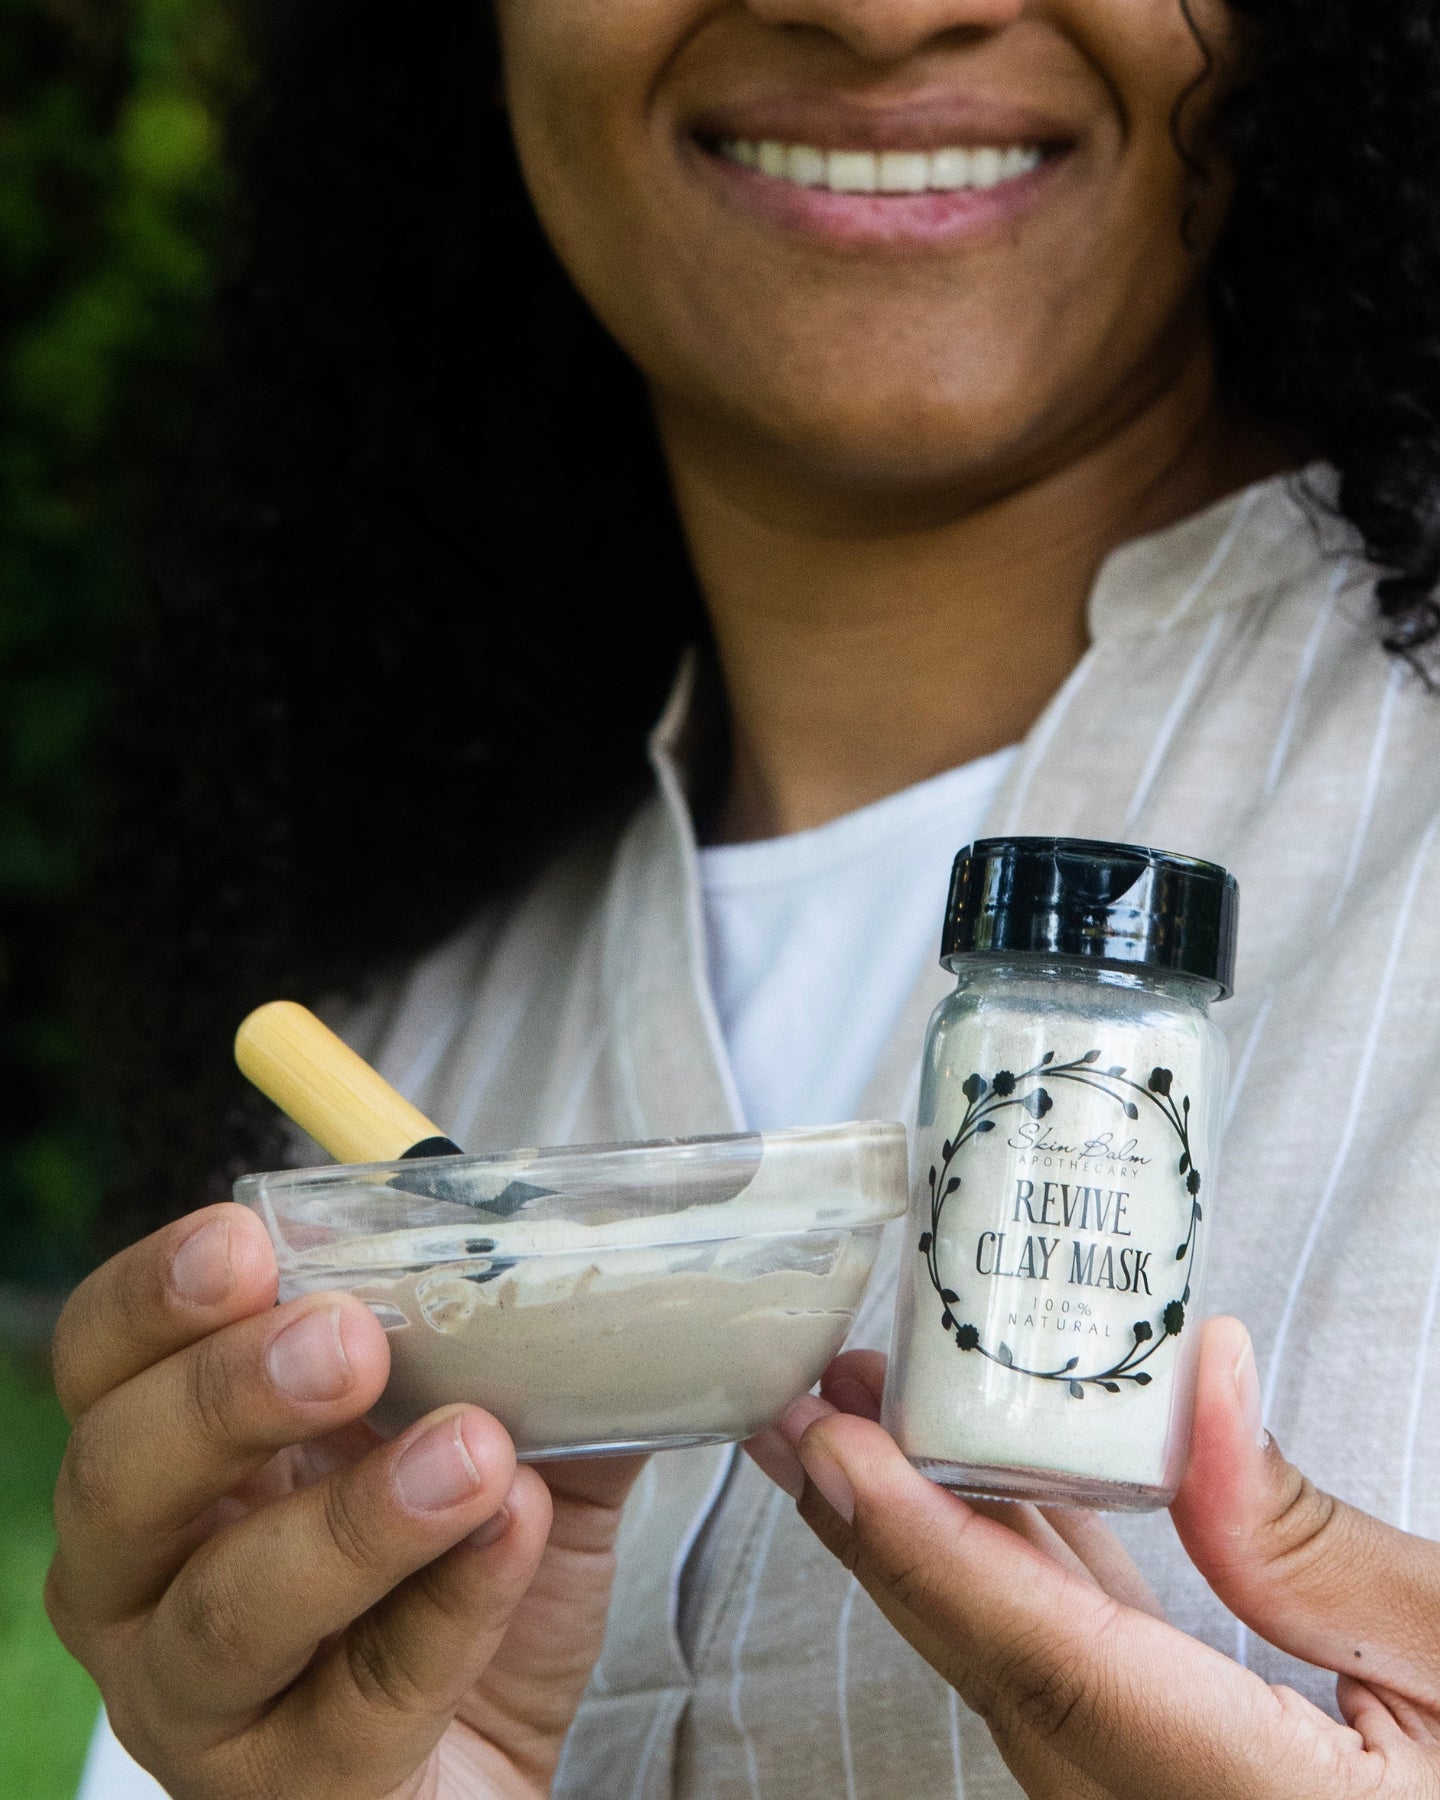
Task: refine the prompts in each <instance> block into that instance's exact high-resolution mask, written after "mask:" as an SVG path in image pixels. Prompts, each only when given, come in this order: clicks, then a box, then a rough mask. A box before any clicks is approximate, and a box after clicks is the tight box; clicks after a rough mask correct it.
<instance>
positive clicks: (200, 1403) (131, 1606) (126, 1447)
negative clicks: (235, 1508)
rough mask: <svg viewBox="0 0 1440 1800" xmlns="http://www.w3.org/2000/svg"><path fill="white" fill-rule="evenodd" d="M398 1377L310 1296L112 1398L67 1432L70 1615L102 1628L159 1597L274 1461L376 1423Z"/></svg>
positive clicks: (357, 1317)
mask: <svg viewBox="0 0 1440 1800" xmlns="http://www.w3.org/2000/svg"><path fill="white" fill-rule="evenodd" d="M389 1366H390V1352H389V1348H388V1346H387V1344H386V1342H385V1333H384V1331H383V1329H382V1328H381V1326H380V1324H379V1322H378V1321H377V1320H376V1319H375V1317H374V1316H373V1315H372V1314H371V1312H370V1310H369V1309H368V1307H366V1306H365V1305H364V1304H363V1303H362V1302H361V1301H358V1300H355V1299H352V1298H350V1297H349V1296H347V1295H337V1294H314V1295H307V1296H306V1297H305V1298H304V1299H301V1300H295V1301H292V1302H290V1304H289V1305H287V1306H283V1307H281V1308H279V1309H278V1310H276V1311H273V1312H268V1313H265V1314H262V1315H261V1316H260V1317H259V1318H253V1319H244V1320H242V1321H241V1322H240V1323H239V1324H236V1325H231V1326H227V1327H226V1328H225V1329H224V1330H223V1331H219V1332H216V1333H214V1334H213V1335H212V1336H210V1337H205V1338H202V1339H201V1340H200V1341H199V1342H198V1343H196V1344H192V1345H190V1347H189V1348H188V1349H185V1350H181V1351H179V1352H178V1353H177V1354H176V1355H174V1356H171V1357H168V1358H167V1359H166V1360H165V1361H164V1362H162V1363H159V1364H157V1365H156V1366H155V1367H154V1368H152V1369H146V1370H145V1371H144V1372H143V1373H142V1374H140V1375H136V1376H134V1377H133V1378H132V1379H131V1380H129V1381H127V1382H126V1383H125V1384H124V1386H123V1387H120V1388H117V1389H116V1390H115V1391H114V1392H112V1393H109V1394H106V1395H105V1396H104V1397H103V1398H102V1399H100V1400H98V1401H97V1402H96V1403H95V1405H94V1406H92V1407H91V1408H90V1409H89V1410H88V1411H87V1412H86V1413H85V1414H84V1415H83V1417H82V1418H81V1419H80V1421H79V1423H78V1424H77V1425H76V1427H75V1429H74V1431H73V1432H72V1433H71V1436H70V1443H69V1445H68V1447H67V1449H66V1452H65V1459H64V1462H63V1463H62V1464H61V1469H60V1479H59V1482H58V1483H57V1485H56V1490H55V1517H56V1525H57V1529H58V1537H59V1543H60V1550H59V1554H58V1557H57V1561H56V1585H57V1592H58V1594H59V1595H60V1597H61V1601H62V1604H63V1603H65V1601H66V1599H67V1597H74V1604H75V1605H76V1606H77V1607H79V1608H80V1609H81V1610H83V1611H84V1612H86V1613H87V1614H88V1615H89V1616H90V1617H92V1618H95V1619H97V1620H101V1621H105V1620H115V1619H120V1618H125V1617H129V1616H131V1615H133V1614H134V1613H136V1612H138V1611H139V1610H141V1609H142V1608H143V1607H144V1606H146V1605H148V1604H149V1603H150V1602H152V1601H153V1600H154V1599H156V1598H158V1596H159V1594H160V1593H161V1592H162V1591H163V1589H164V1587H165V1586H166V1584H167V1583H168V1582H169V1580H170V1578H171V1576H172V1575H173V1574H174V1573H175V1571H176V1570H177V1569H178V1568H179V1567H180V1566H181V1564H182V1563H183V1562H184V1561H185V1559H186V1558H187V1557H188V1555H189V1554H190V1551H191V1550H192V1549H193V1548H194V1546H195V1543H196V1541H197V1538H198V1537H200V1536H203V1535H205V1533H206V1531H207V1530H208V1528H209V1523H210V1522H207V1521H206V1520H205V1519H204V1518H203V1516H202V1515H203V1514H204V1513H205V1512H206V1510H207V1509H208V1508H210V1507H211V1506H212V1505H213V1504H214V1503H215V1502H216V1501H218V1500H219V1499H220V1498H221V1497H222V1496H223V1495H225V1494H226V1493H228V1492H229V1491H230V1489H231V1488H233V1487H235V1486H236V1484H237V1483H239V1482H241V1481H242V1480H243V1479H244V1478H245V1477H247V1476H248V1475H251V1474H253V1473H254V1471H255V1470H257V1469H258V1468H259V1467H260V1466H261V1465H262V1464H263V1463H265V1462H266V1461H268V1459H269V1458H270V1457H271V1456H273V1455H274V1454H275V1452H276V1451H277V1450H280V1449H282V1448H284V1447H285V1446H286V1445H289V1444H295V1443H299V1442H303V1441H305V1440H306V1439H309V1438H314V1437H318V1436H320V1435H322V1434H323V1433H325V1432H330V1431H334V1430H335V1429H336V1427H337V1426H340V1425H343V1424H345V1423H347V1422H348V1421H350V1420H351V1419H354V1418H358V1417H359V1415H360V1414H361V1413H363V1412H365V1411H367V1410H368V1409H369V1408H370V1407H371V1406H372V1405H373V1404H374V1403H375V1401H376V1400H377V1399H378V1398H379V1395H380V1392H381V1390H382V1389H383V1388H384V1386H385V1381H386V1377H387V1374H388V1372H389Z"/></svg>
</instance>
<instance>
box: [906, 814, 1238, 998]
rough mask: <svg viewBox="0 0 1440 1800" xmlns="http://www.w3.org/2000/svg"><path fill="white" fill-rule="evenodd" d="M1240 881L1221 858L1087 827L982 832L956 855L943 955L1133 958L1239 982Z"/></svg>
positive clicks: (1226, 984) (946, 959)
mask: <svg viewBox="0 0 1440 1800" xmlns="http://www.w3.org/2000/svg"><path fill="white" fill-rule="evenodd" d="M1239 913H1240V888H1239V885H1238V883H1237V882H1236V880H1235V877H1234V876H1233V875H1229V874H1227V873H1226V871H1225V870H1224V869H1222V868H1219V867H1218V866H1217V865H1216V864H1215V863H1207V862H1198V861H1196V859H1195V858H1194V857H1191V856H1171V855H1170V854H1168V853H1167V852H1166V851H1164V850H1146V849H1142V848H1141V847H1140V846H1139V845H1136V844H1104V843H1092V842H1091V841H1090V840H1089V839H1087V838H982V839H981V840H980V842H979V843H977V844H971V845H970V847H969V848H968V849H966V850H962V851H961V852H960V854H959V856H957V857H956V859H955V873H954V875H953V877H952V879H951V883H950V904H949V907H948V909H947V911H946V914H945V935H944V940H943V943H942V947H941V951H940V960H941V962H942V963H944V964H945V965H946V966H947V967H948V968H952V969H953V968H954V966H955V964H954V959H955V958H956V957H959V956H973V955H981V956H1009V955H1034V954H1037V953H1038V954H1041V955H1049V956H1064V957H1075V958H1083V959H1086V960H1093V961H1096V962H1108V963H1129V964H1132V965H1137V964H1138V965H1140V966H1142V967H1144V968H1148V969H1157V970H1160V971H1161V972H1162V973H1168V974H1174V975H1193V976H1195V977H1196V978H1197V979H1199V980H1201V981H1208V982H1213V983H1214V985H1215V986H1216V987H1217V988H1218V989H1219V997H1220V998H1221V999H1228V998H1229V997H1230V995H1231V994H1232V993H1233V992H1234V991H1235V933H1236V927H1237V924H1238V921H1239Z"/></svg>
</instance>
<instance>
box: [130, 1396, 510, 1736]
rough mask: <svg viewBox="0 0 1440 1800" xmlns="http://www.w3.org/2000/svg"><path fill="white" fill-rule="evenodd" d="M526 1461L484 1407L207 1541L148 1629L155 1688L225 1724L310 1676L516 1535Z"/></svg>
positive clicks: (445, 1417)
mask: <svg viewBox="0 0 1440 1800" xmlns="http://www.w3.org/2000/svg"><path fill="white" fill-rule="evenodd" d="M514 1480H515V1451H514V1447H513V1446H512V1444H511V1442H510V1439H509V1437H508V1436H507V1435H506V1433H505V1431H504V1429H503V1428H502V1427H501V1426H500V1425H499V1424H497V1423H496V1421H495V1420H494V1419H492V1418H491V1417H490V1416H489V1414H488V1413H483V1412H481V1411H479V1410H478V1409H477V1408H475V1407H452V1408H447V1409H446V1410H444V1411H443V1412H441V1413H438V1414H435V1415H433V1416H432V1417H430V1418H428V1419H424V1420H422V1421H421V1422H420V1423H419V1424H418V1425H415V1426H413V1427H412V1428H411V1429H410V1430H409V1431H407V1432H406V1433H405V1434H404V1435H403V1436H402V1437H399V1438H397V1439H396V1440H395V1442H394V1443H392V1444H386V1445H383V1446H382V1447H381V1448H379V1449H376V1450H373V1451H372V1452H371V1453H370V1455H368V1456H367V1457H365V1458H364V1459H363V1460H362V1461H360V1462H358V1463H356V1464H354V1465H353V1466H351V1467H348V1468H345V1469H341V1470H339V1471H337V1472H336V1473H335V1474H332V1475H330V1476H329V1477H328V1478H327V1479H325V1480H324V1481H320V1482H317V1483H316V1484H315V1485H314V1486H312V1487H308V1488H304V1489H302V1490H300V1491H299V1492H298V1493H294V1494H290V1495H288V1496H287V1497H286V1498H285V1499H283V1500H278V1501H276V1502H275V1503H274V1504H273V1505H270V1506H267V1507H265V1508H263V1509H262V1510H261V1511H260V1512H257V1513H255V1514H252V1516H251V1517H250V1518H248V1519H245V1520H243V1521H241V1522H240V1523H238V1524H235V1525H231V1526H228V1527H227V1528H226V1529H225V1530H224V1531H221V1532H218V1533H217V1534H216V1535H215V1536H214V1537H212V1538H210V1539H208V1540H207V1541H206V1542H205V1543H204V1544H203V1545H201V1546H200V1548H199V1549H197V1550H196V1551H195V1553H194V1554H193V1555H192V1556H191V1557H190V1559H189V1561H188V1562H187V1563H186V1564H185V1566H184V1567H183V1568H182V1569H181V1570H180V1572H179V1574H178V1575H177V1576H176V1577H175V1579H174V1581H173V1582H172V1583H171V1584H170V1587H169V1588H168V1589H167V1590H166V1593H165V1595H164V1597H163V1598H162V1599H161V1601H160V1603H159V1605H158V1606H157V1607H156V1609H155V1612H154V1614H153V1616H152V1618H151V1620H150V1624H149V1628H148V1630H147V1632H146V1640H145V1641H146V1653H147V1657H148V1661H149V1665H150V1668H151V1670H152V1680H153V1685H154V1687H155V1689H156V1691H157V1692H158V1693H159V1694H160V1695H161V1696H162V1697H163V1698H164V1700H165V1702H166V1704H167V1705H168V1706H169V1707H170V1708H171V1709H172V1710H173V1711H174V1712H175V1713H177V1714H180V1715H188V1716H190V1717H193V1718H195V1719H197V1720H199V1721H202V1722H203V1721H212V1722H214V1721H225V1720H227V1719H230V1718H233V1717H234V1716H235V1715H237V1714H240V1713H243V1712H246V1711H247V1710H249V1709H250V1708H252V1707H256V1706H260V1705H262V1704H263V1703H264V1702H266V1701H268V1700H270V1699H271V1698H272V1697H273V1696H274V1695H275V1694H278V1693H280V1692H281V1691H282V1690H283V1689H285V1688H287V1687H289V1685H290V1684H291V1683H292V1682H293V1681H294V1680H295V1679H296V1678H297V1677H298V1676H299V1675H300V1674H301V1672H302V1671H303V1670H304V1669H305V1668H306V1666H307V1665H308V1664H309V1663H310V1661H311V1659H312V1658H313V1657H314V1655H315V1653H316V1650H317V1648H318V1647H319V1646H320V1645H321V1644H322V1643H323V1642H324V1641H325V1640H326V1639H327V1638H329V1637H331V1636H332V1635H334V1634H335V1633H337V1632H341V1631H344V1630H345V1629H346V1628H347V1627H349V1626H351V1625H352V1624H353V1623H354V1622H355V1621H356V1620H357V1619H359V1618H360V1617H361V1615H362V1614H364V1613H366V1612H368V1611H369V1610H370V1609H371V1608H372V1607H375V1606H377V1605H378V1604H379V1603H380V1602H381V1601H382V1600H384V1599H385V1597H386V1595H388V1594H389V1593H391V1591H392V1590H393V1589H395V1588H397V1587H398V1586H399V1585H400V1584H401V1583H402V1582H404V1581H405V1580H406V1579H407V1578H408V1577H410V1576H412V1575H413V1574H414V1573H415V1572H416V1570H418V1569H422V1568H424V1567H425V1566H426V1565H427V1564H429V1563H432V1562H434V1561H435V1559H436V1558H437V1557H439V1556H442V1555H443V1554H444V1553H445V1552H446V1551H447V1550H450V1549H452V1548H453V1547H454V1546H455V1545H456V1544H458V1543H459V1542H460V1541H461V1539H463V1538H465V1537H467V1536H469V1535H470V1534H471V1533H475V1532H479V1531H481V1530H482V1528H483V1529H487V1530H489V1531H490V1532H492V1533H493V1534H496V1535H498V1533H499V1532H500V1531H503V1530H504V1529H506V1528H507V1524H508V1521H507V1515H506V1514H505V1512H504V1507H505V1502H506V1497H507V1495H508V1494H509V1492H510V1489H511V1487H512V1486H513V1484H514Z"/></svg>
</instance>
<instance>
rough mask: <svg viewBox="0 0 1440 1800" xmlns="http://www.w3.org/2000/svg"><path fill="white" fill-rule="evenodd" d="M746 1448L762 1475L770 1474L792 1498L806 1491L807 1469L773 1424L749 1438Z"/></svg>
mask: <svg viewBox="0 0 1440 1800" xmlns="http://www.w3.org/2000/svg"><path fill="white" fill-rule="evenodd" d="M745 1450H746V1453H747V1454H748V1456H749V1458H750V1460H751V1462H753V1463H754V1464H755V1466H756V1468H757V1469H759V1471H760V1473H761V1474H762V1475H768V1476H769V1477H770V1479H771V1480H772V1481H773V1482H774V1483H775V1485H776V1487H778V1488H783V1489H784V1490H785V1492H786V1493H787V1494H788V1495H789V1496H790V1498H791V1499H792V1500H798V1499H799V1498H800V1496H801V1494H802V1493H803V1492H804V1491H805V1471H804V1469H803V1468H802V1467H801V1465H800V1458H799V1457H798V1456H797V1455H796V1454H795V1452H794V1451H793V1450H792V1449H791V1448H790V1445H789V1444H788V1443H786V1441H785V1439H784V1438H783V1437H781V1435H780V1433H779V1432H778V1431H777V1430H776V1429H775V1427H774V1426H773V1425H772V1426H770V1427H769V1429H768V1430H765V1431H757V1432H756V1433H755V1436H754V1437H752V1438H749V1439H747V1440H746V1443H745Z"/></svg>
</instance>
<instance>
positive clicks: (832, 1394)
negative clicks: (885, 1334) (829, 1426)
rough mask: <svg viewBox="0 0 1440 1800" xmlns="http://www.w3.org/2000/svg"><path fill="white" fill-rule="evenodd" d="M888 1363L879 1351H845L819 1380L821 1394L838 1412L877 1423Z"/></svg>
mask: <svg viewBox="0 0 1440 1800" xmlns="http://www.w3.org/2000/svg"><path fill="white" fill-rule="evenodd" d="M888 1361H889V1359H888V1358H887V1357H885V1356H882V1355H881V1353H880V1352H879V1351H878V1350H847V1351H846V1352H845V1353H844V1355H843V1356H837V1357H836V1358H835V1360H834V1362H832V1363H831V1365H830V1367H829V1368H828V1369H827V1370H826V1371H825V1373H824V1375H823V1376H822V1377H821V1381H820V1392H821V1394H822V1395H823V1397H824V1398H825V1399H826V1400H828V1401H829V1402H830V1404H831V1405H832V1406H834V1407H837V1408H838V1409H839V1410H840V1411H841V1412H845V1413H854V1415H855V1416H856V1418H858V1419H878V1418H879V1417H880V1405H881V1401H882V1400H883V1399H884V1395H885V1369H886V1365H887V1363H888Z"/></svg>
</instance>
